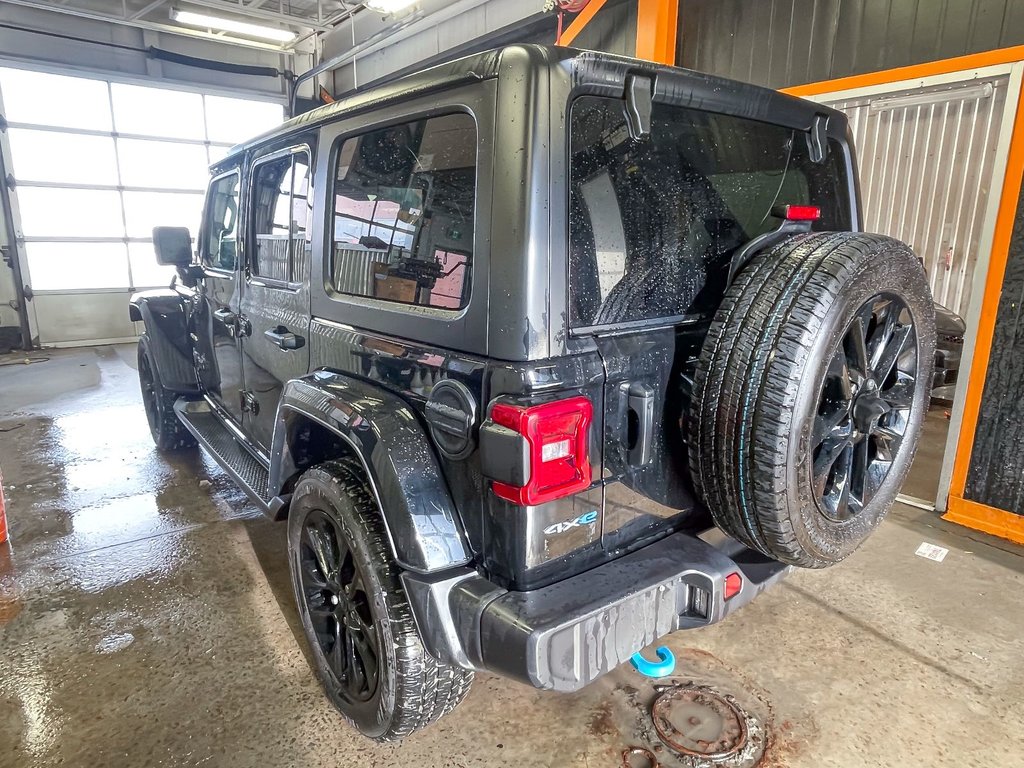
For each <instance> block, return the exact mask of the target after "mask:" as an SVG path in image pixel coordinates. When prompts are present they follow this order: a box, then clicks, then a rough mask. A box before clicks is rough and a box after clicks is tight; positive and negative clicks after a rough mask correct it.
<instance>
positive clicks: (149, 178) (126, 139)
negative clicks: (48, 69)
mask: <svg viewBox="0 0 1024 768" xmlns="http://www.w3.org/2000/svg"><path fill="white" fill-rule="evenodd" d="M0 105H2V110H3V115H4V117H5V118H6V120H7V123H8V130H7V141H6V142H4V149H5V152H9V156H8V157H6V158H5V160H6V162H5V165H6V167H7V169H8V172H9V173H11V175H12V176H13V177H14V183H15V186H14V195H13V204H14V208H15V224H16V227H17V228H18V233H19V235H20V241H21V242H20V253H21V256H22V264H23V277H24V279H25V282H26V284H27V285H28V286H29V287H30V290H31V292H32V294H33V299H32V301H31V302H30V304H29V307H30V309H31V312H32V315H33V320H34V325H35V330H36V332H37V334H38V336H39V341H40V343H42V344H74V343H89V342H98V341H109V340H114V339H122V338H131V337H133V336H134V335H135V333H136V329H135V327H134V325H133V324H132V323H131V322H129V320H128V310H127V297H128V294H129V293H131V292H132V291H133V290H139V289H144V288H152V287H157V286H162V285H167V284H168V282H169V281H170V278H171V275H172V274H173V271H172V270H171V269H170V268H168V267H159V266H157V264H156V261H155V260H154V257H153V247H152V229H153V227H154V226H156V225H157V224H169V225H179V226H187V227H189V228H190V229H191V230H192V231H193V235H194V234H195V229H196V227H197V225H198V222H199V218H200V210H201V207H202V200H203V194H202V193H203V189H204V188H205V186H206V179H207V168H208V166H209V164H210V163H211V162H213V161H215V160H217V159H218V158H219V157H221V156H223V154H224V153H225V151H226V150H227V149H228V148H229V147H231V146H232V145H233V144H236V143H238V142H239V141H242V140H244V139H246V138H249V137H250V136H253V135H255V134H257V133H259V132H261V131H263V130H266V129H267V128H270V127H272V126H274V125H277V124H278V123H280V122H281V120H282V117H283V109H282V106H281V105H280V104H278V103H272V102H267V101H254V100H248V99H238V98H227V97H224V96H213V95H209V94H203V93H197V92H188V91H182V90H171V89H167V88H154V87H151V86H144V85H138V84H130V83H123V82H111V81H107V80H92V79H86V78H80V77H68V76H63V75H55V74H47V73H40V72H30V71H26V70H20V69H9V68H7V69H5V68H0Z"/></svg>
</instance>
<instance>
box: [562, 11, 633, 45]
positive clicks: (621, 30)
mask: <svg viewBox="0 0 1024 768" xmlns="http://www.w3.org/2000/svg"><path fill="white" fill-rule="evenodd" d="M636 12H637V11H636V0H619V2H613V3H608V4H607V5H606V6H605V7H604V8H602V9H601V10H600V11H598V12H597V13H596V14H595V15H594V18H593V19H591V20H590V22H589V23H588V24H587V26H585V27H584V28H583V31H582V32H581V33H580V34H579V36H577V38H576V39H575V40H574V41H573V43H572V44H573V46H574V47H576V48H589V49H591V50H595V51H606V52H608V53H618V54H622V55H624V56H633V55H634V54H635V53H636Z"/></svg>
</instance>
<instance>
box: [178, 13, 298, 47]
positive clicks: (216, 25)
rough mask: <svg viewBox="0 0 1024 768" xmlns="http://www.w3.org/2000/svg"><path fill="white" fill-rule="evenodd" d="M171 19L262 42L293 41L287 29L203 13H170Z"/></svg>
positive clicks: (191, 25)
mask: <svg viewBox="0 0 1024 768" xmlns="http://www.w3.org/2000/svg"><path fill="white" fill-rule="evenodd" d="M171 18H172V19H174V20H175V21H177V22H179V23H181V24H187V25H189V26H190V27H205V28H206V29H219V30H221V31H223V32H237V33H238V34H240V35H247V36H249V37H261V38H263V39H264V40H276V41H278V42H282V43H287V42H288V41H289V40H294V39H295V33H294V32H292V31H291V30H288V29H275V28H274V27H262V26H260V25H259V24H247V23H246V22H244V21H235V20H234V19H222V18H220V17H219V16H207V15H206V14H205V13H193V12H192V11H179V10H177V9H175V10H173V11H171Z"/></svg>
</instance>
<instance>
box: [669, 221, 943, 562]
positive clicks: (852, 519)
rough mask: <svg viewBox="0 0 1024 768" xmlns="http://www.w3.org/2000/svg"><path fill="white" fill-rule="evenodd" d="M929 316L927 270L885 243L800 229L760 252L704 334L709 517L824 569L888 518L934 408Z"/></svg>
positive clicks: (698, 476) (784, 555)
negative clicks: (930, 404) (926, 418)
mask: <svg viewBox="0 0 1024 768" xmlns="http://www.w3.org/2000/svg"><path fill="white" fill-rule="evenodd" d="M934 349H935V311H934V305H933V303H932V297H931V293H930V291H929V289H928V283H927V280H926V279H925V274H924V270H923V269H922V267H921V264H920V262H919V261H918V259H917V257H916V256H915V255H914V253H913V252H912V251H911V250H910V248H908V247H907V246H906V245H904V244H903V243H901V242H899V241H897V240H893V239H890V238H887V237H883V236H881V235H867V234H860V233H853V232H824V233H813V234H806V235H797V236H794V237H792V238H789V239H787V240H785V241H783V242H782V243H780V244H779V245H777V246H775V247H774V248H771V249H770V250H768V251H766V252H763V253H760V254H758V255H756V256H755V257H754V258H753V259H751V261H750V262H749V263H748V264H747V265H746V266H745V267H744V268H743V269H742V270H741V272H740V273H739V275H737V277H736V280H735V281H734V282H733V283H732V285H731V286H730V287H729V288H728V290H727V291H726V294H725V297H724V299H723V300H722V303H721V305H720V306H719V308H718V310H717V312H716V314H715V317H714V319H713V321H712V324H711V326H710V329H709V331H708V334H707V337H706V338H705V340H704V344H703V348H702V351H701V355H700V359H699V362H698V364H697V370H696V374H695V377H694V392H693V400H692V405H691V412H690V419H689V424H690V427H689V429H690V434H689V443H690V467H691V472H692V475H693V479H694V484H695V486H696V488H697V491H698V493H699V494H700V496H701V498H702V499H703V500H704V503H705V504H706V505H707V506H708V508H709V509H710V510H711V513H712V516H713V517H714V520H715V523H716V524H717V525H718V526H719V527H720V528H722V529H723V530H724V531H725V532H726V533H728V534H730V535H731V536H733V537H735V538H736V539H739V540H740V541H742V542H743V543H744V544H746V545H747V546H748V547H751V548H753V549H756V550H758V551H760V552H763V553H764V554H766V555H768V556H770V557H773V558H775V559H777V560H780V561H782V562H785V563H789V564H792V565H798V566H804V567H808V568H824V567H827V566H829V565H833V564H834V563H837V562H839V561H840V560H842V559H843V558H845V557H846V556H847V555H849V554H850V553H851V552H853V551H854V550H855V549H856V548H857V547H858V546H860V544H861V543H862V542H863V541H864V540H865V539H866V538H867V537H868V535H869V534H870V533H871V532H872V531H873V530H874V529H875V528H876V527H877V526H878V524H879V523H880V522H881V520H882V518H883V517H884V516H885V514H886V513H887V512H888V511H889V509H890V507H891V506H892V504H893V501H894V500H895V498H896V494H897V492H898V491H899V488H900V486H901V485H902V483H903V481H904V479H905V477H906V475H907V471H908V470H909V468H910V463H911V460H912V459H913V456H914V451H915V449H916V447H917V439H918V436H919V434H920V431H921V425H922V422H923V419H924V415H925V411H926V408H927V404H928V400H929V387H930V383H931V378H932V375H931V374H932V361H933V360H934V354H935V352H934Z"/></svg>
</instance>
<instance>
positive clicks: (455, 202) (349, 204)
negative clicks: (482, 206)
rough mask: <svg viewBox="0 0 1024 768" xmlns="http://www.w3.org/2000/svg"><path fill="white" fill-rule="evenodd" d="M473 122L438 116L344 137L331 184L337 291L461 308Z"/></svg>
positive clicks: (465, 293) (469, 230)
mask: <svg viewBox="0 0 1024 768" xmlns="http://www.w3.org/2000/svg"><path fill="white" fill-rule="evenodd" d="M475 193H476V124H475V123H474V121H473V118H472V117H470V116H469V115H467V114H453V115H445V116H443V117H432V118H429V119H424V120H417V121H415V122H410V123H404V124H402V125H396V126H390V127H388V128H383V129H380V130H376V131H373V132H372V133H366V134H363V135H362V136H357V137H353V138H350V139H347V140H346V141H345V143H344V144H343V145H342V146H341V149H340V151H339V153H338V159H337V166H336V169H335V187H334V217H333V218H334V225H333V226H334V236H333V248H332V254H331V282H332V285H333V287H334V289H335V290H336V291H338V292H340V293H348V294H356V295H361V296H373V297H376V298H379V299H385V300H387V301H398V302H403V303H407V304H418V305H421V306H429V307H436V308H440V309H459V308H461V307H464V306H465V305H466V302H467V301H468V298H469V287H470V270H471V268H472V261H473V211H474V200H475Z"/></svg>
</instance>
